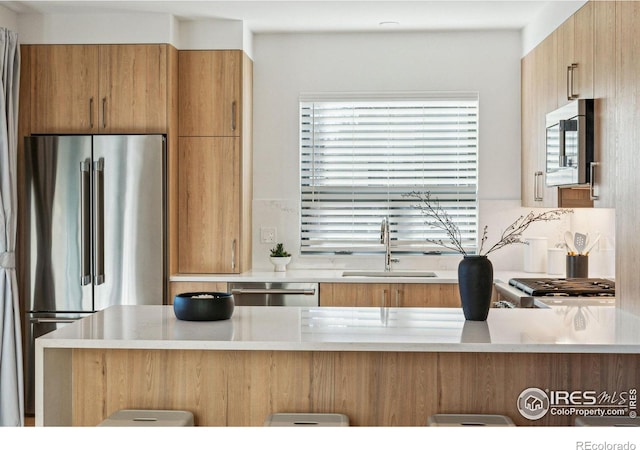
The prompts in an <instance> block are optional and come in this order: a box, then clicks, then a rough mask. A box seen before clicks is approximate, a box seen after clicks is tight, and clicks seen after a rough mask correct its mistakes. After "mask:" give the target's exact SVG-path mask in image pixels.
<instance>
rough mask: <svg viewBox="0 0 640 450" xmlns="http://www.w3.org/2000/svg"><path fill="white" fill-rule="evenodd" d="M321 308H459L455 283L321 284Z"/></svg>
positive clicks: (458, 294)
mask: <svg viewBox="0 0 640 450" xmlns="http://www.w3.org/2000/svg"><path fill="white" fill-rule="evenodd" d="M320 306H356V307H368V306H373V307H386V308H389V307H395V308H397V307H442V308H444V307H446V308H459V307H460V306H461V303H460V293H459V291H458V285H457V284H455V283H321V284H320Z"/></svg>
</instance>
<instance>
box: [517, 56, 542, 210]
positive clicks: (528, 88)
mask: <svg viewBox="0 0 640 450" xmlns="http://www.w3.org/2000/svg"><path fill="white" fill-rule="evenodd" d="M537 53H538V52H537V51H536V50H535V49H534V50H532V51H531V52H530V53H529V54H528V55H526V56H525V57H524V58H522V61H521V72H520V73H521V86H522V94H521V97H522V98H521V104H520V107H521V111H522V125H521V133H522V134H521V166H520V168H521V202H522V206H524V207H532V206H538V199H540V198H542V190H541V189H542V187H541V183H544V178H543V174H541V173H539V167H538V165H539V164H538V139H539V137H540V133H539V132H538V129H537V127H536V123H537V122H536V119H535V118H536V115H537V114H538V110H537V108H536V107H537V101H538V98H537V95H536V80H535V75H536V72H535V68H536V56H537Z"/></svg>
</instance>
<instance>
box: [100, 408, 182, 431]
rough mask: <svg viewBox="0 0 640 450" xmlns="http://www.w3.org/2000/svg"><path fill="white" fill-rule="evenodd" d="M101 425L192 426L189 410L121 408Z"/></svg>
mask: <svg viewBox="0 0 640 450" xmlns="http://www.w3.org/2000/svg"><path fill="white" fill-rule="evenodd" d="M98 426H99V427H192V426H194V422H193V414H192V413H190V412H189V411H174V410H162V409H121V410H120V411H116V412H114V413H113V414H111V415H110V416H109V417H107V418H106V419H105V420H103V421H102V422H100V423H99V424H98Z"/></svg>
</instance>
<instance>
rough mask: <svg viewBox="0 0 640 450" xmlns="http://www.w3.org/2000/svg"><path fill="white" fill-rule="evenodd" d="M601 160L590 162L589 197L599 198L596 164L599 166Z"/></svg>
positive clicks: (592, 198)
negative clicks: (597, 193)
mask: <svg viewBox="0 0 640 450" xmlns="http://www.w3.org/2000/svg"><path fill="white" fill-rule="evenodd" d="M599 165H600V163H599V162H592V163H590V164H589V199H591V200H598V199H599V198H600V196H599V195H596V166H599Z"/></svg>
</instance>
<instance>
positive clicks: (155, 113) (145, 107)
mask: <svg viewBox="0 0 640 450" xmlns="http://www.w3.org/2000/svg"><path fill="white" fill-rule="evenodd" d="M97 106H98V112H99V114H98V117H99V121H98V128H99V132H100V133H166V132H167V46H166V45H101V46H100V97H99V101H98V105H97Z"/></svg>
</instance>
